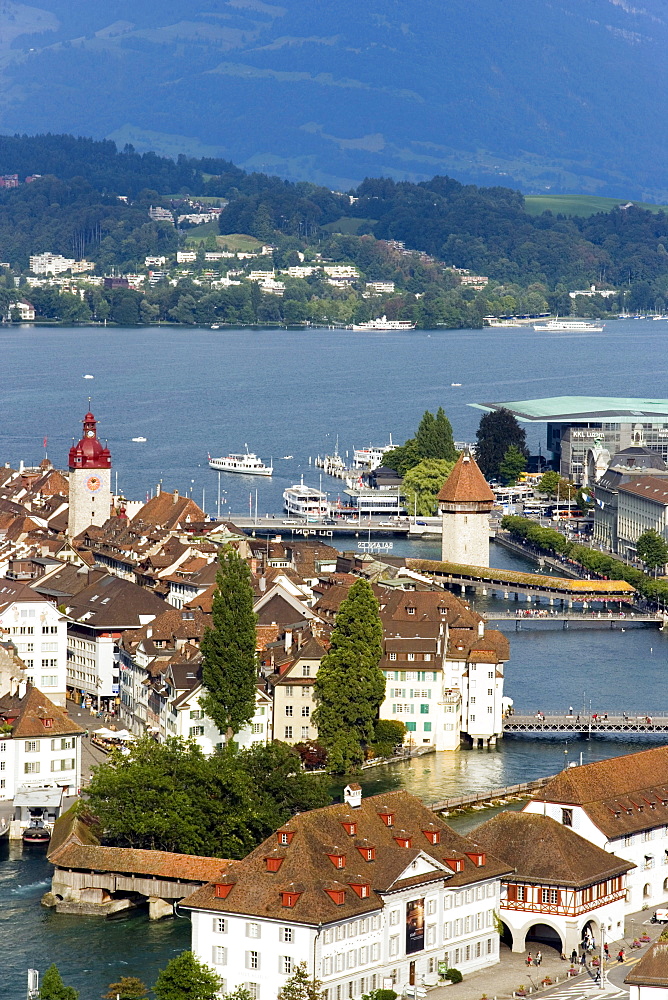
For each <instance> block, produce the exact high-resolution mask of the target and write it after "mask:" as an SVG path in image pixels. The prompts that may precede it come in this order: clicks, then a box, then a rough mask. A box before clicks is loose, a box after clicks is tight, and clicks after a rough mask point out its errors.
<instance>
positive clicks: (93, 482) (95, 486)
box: [86, 476, 102, 493]
mask: <svg viewBox="0 0 668 1000" xmlns="http://www.w3.org/2000/svg"><path fill="white" fill-rule="evenodd" d="M101 486H102V480H101V479H100V478H99V476H89V477H88V479H87V480H86V489H87V490H88V492H89V493H97V491H98V490H99V488H100V487H101Z"/></svg>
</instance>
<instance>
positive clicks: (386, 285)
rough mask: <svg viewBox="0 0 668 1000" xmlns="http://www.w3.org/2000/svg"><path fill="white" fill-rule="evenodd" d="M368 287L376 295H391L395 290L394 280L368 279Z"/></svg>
mask: <svg viewBox="0 0 668 1000" xmlns="http://www.w3.org/2000/svg"><path fill="white" fill-rule="evenodd" d="M366 288H367V291H368V292H373V293H374V294H376V295H391V294H392V292H394V282H393V281H367V283H366Z"/></svg>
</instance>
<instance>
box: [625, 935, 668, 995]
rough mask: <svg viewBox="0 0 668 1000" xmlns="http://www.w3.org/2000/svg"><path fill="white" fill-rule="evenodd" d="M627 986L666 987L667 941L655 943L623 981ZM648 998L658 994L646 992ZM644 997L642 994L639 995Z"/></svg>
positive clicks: (667, 967)
mask: <svg viewBox="0 0 668 1000" xmlns="http://www.w3.org/2000/svg"><path fill="white" fill-rule="evenodd" d="M624 982H625V983H627V984H628V985H629V986H668V941H656V942H655V943H654V944H653V945H652V946H651V948H648V949H647V951H646V952H645V954H644V955H643V956H642V958H641V959H640V961H639V962H638V963H637V965H635V966H634V967H633V968H632V969H631V971H630V972H629V973H628V975H627V976H626V979H625V980H624ZM647 994H648V996H649V995H651V996H658V995H659V994H658V993H656V994H654V993H651V994H650V991H649V990H648V991H647ZM640 995H641V996H644V995H645V994H644V992H643V993H641V994H640Z"/></svg>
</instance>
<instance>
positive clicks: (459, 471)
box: [437, 452, 494, 503]
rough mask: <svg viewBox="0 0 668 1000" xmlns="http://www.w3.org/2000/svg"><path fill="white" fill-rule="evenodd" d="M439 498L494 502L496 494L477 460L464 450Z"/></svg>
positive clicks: (457, 501)
mask: <svg viewBox="0 0 668 1000" xmlns="http://www.w3.org/2000/svg"><path fill="white" fill-rule="evenodd" d="M437 500H441V501H443V502H444V503H494V494H493V493H492V491H491V489H490V488H489V484H488V482H487V480H486V479H485V477H484V476H483V474H482V472H481V471H480V469H479V468H478V463H477V462H476V460H475V459H474V458H472V457H471V456H470V455H467V454H466V453H465V452H462V454H461V455H460V456H459V458H458V459H457V463H456V465H455V467H454V469H453V470H452V472H451V473H450V475H449V476H448V478H447V479H446V480H445V482H444V483H443V485H442V486H441V490H440V492H439V494H438V497H437Z"/></svg>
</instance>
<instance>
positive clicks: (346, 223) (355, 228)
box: [322, 215, 378, 236]
mask: <svg viewBox="0 0 668 1000" xmlns="http://www.w3.org/2000/svg"><path fill="white" fill-rule="evenodd" d="M376 222H378V219H356V218H354V217H353V216H350V215H344V216H342V218H340V219H337V220H336V222H328V223H327V225H325V226H323V227H322V228H323V229H324V230H325V231H326V232H328V233H343V235H344V236H357V234H358V232H359V229H360V226H362V225H364V226H366V225H369V226H373V225H375V223H376Z"/></svg>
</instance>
